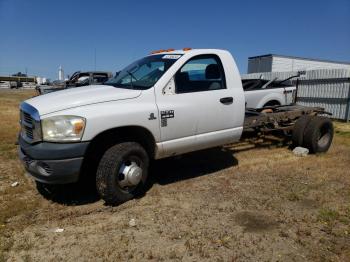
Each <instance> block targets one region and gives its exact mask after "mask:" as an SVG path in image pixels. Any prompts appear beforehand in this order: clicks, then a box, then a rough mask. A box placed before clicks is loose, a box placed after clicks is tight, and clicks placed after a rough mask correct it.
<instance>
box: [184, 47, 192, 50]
mask: <svg viewBox="0 0 350 262" xmlns="http://www.w3.org/2000/svg"><path fill="white" fill-rule="evenodd" d="M182 50H183V51H190V50H192V48H191V47H185V48H182Z"/></svg>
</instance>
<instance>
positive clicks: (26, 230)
mask: <svg viewBox="0 0 350 262" xmlns="http://www.w3.org/2000/svg"><path fill="white" fill-rule="evenodd" d="M31 95H33V93H31V92H29V91H26V92H24V91H22V92H20V91H3V90H0V120H1V128H0V141H1V145H0V261H60V260H62V261H107V260H112V261H125V260H132V261H145V260H151V261H152V260H154V261H168V260H183V261H350V125H349V124H345V123H335V124H336V136H335V140H334V143H333V145H332V147H331V149H330V151H329V152H328V153H327V154H321V155H309V156H307V157H296V156H294V155H293V153H292V152H291V150H290V149H288V146H286V145H283V144H282V143H279V142H276V141H273V142H271V141H270V140H268V139H265V140H259V141H257V142H255V143H248V142H244V143H241V144H239V145H234V146H226V147H225V148H223V149H211V150H206V151H202V152H197V153H192V154H188V155H185V156H183V157H181V158H175V159H174V158H172V159H166V160H162V161H158V162H155V163H154V164H153V167H152V171H151V173H152V174H153V185H152V186H151V188H150V189H149V190H148V191H147V193H146V194H145V195H144V196H143V197H141V198H139V199H135V200H132V201H129V202H127V203H125V204H122V205H120V206H117V207H108V206H105V205H104V204H103V201H102V200H99V199H98V197H97V196H96V194H95V193H94V192H92V191H89V190H83V188H81V187H76V188H75V189H74V190H72V188H70V187H67V196H66V197H65V198H62V199H61V200H60V201H56V202H55V201H49V200H46V199H44V198H43V197H42V196H41V195H40V194H39V193H37V191H36V188H35V184H34V182H33V181H32V180H30V179H29V178H27V177H26V176H25V175H24V171H23V169H22V167H21V165H20V163H19V161H18V159H17V153H16V146H15V144H14V143H15V141H16V134H17V132H18V104H19V102H20V101H21V100H23V99H25V98H26V97H30V96H31ZM16 181H17V182H19V185H18V186H16V187H12V186H11V184H12V183H13V182H16ZM132 219H134V221H135V225H132V226H131V225H130V220H132ZM56 229H63V232H55V230H56Z"/></svg>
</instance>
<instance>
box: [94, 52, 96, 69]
mask: <svg viewBox="0 0 350 262" xmlns="http://www.w3.org/2000/svg"><path fill="white" fill-rule="evenodd" d="M94 54H95V55H94V67H95V71H96V47H95V53H94Z"/></svg>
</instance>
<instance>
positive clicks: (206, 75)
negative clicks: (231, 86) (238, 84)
mask: <svg viewBox="0 0 350 262" xmlns="http://www.w3.org/2000/svg"><path fill="white" fill-rule="evenodd" d="M175 86H176V93H177V94H180V93H190V92H201V91H212V90H219V89H225V88H226V84H225V75H224V70H223V67H222V64H221V61H220V59H219V57H217V56H216V55H201V56H196V57H193V58H191V59H190V60H189V61H187V63H186V64H185V65H184V66H182V68H181V69H180V70H179V71H178V72H177V73H176V74H175Z"/></svg>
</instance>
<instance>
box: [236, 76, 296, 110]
mask: <svg viewBox="0 0 350 262" xmlns="http://www.w3.org/2000/svg"><path fill="white" fill-rule="evenodd" d="M294 77H298V76H293V77H289V78H287V79H285V80H277V78H275V79H271V80H265V79H243V80H242V84H243V90H244V95H245V100H246V107H247V108H262V107H271V106H281V105H290V104H293V103H294V102H295V100H296V89H297V88H296V86H293V85H291V84H290V83H289V80H290V79H291V78H294Z"/></svg>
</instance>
